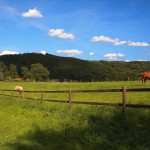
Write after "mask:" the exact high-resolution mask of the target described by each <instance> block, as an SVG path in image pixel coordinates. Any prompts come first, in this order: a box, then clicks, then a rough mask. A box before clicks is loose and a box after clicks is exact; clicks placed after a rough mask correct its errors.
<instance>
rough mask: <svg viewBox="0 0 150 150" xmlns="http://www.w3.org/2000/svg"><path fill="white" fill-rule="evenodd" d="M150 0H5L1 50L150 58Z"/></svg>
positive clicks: (0, 1)
mask: <svg viewBox="0 0 150 150" xmlns="http://www.w3.org/2000/svg"><path fill="white" fill-rule="evenodd" d="M149 7H150V0H30V1H29V0H21V1H19V0H0V55H5V54H18V53H31V52H35V53H42V54H45V53H49V54H53V55H58V56H67V57H76V58H79V59H84V60H108V61H110V60H112V61H113V60H118V61H150V29H149V28H150V9H149Z"/></svg>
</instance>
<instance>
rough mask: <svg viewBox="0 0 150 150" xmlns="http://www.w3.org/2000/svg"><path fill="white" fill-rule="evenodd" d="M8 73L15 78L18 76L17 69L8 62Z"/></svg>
mask: <svg viewBox="0 0 150 150" xmlns="http://www.w3.org/2000/svg"><path fill="white" fill-rule="evenodd" d="M9 75H10V77H11V78H12V79H14V78H16V77H19V75H18V69H17V67H16V66H15V65H13V64H10V66H9Z"/></svg>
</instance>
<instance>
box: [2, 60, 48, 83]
mask: <svg viewBox="0 0 150 150" xmlns="http://www.w3.org/2000/svg"><path fill="white" fill-rule="evenodd" d="M49 76H50V72H49V71H48V70H47V68H46V67H44V66H43V65H42V64H40V63H36V64H32V65H31V67H30V69H28V68H27V67H25V66H23V67H21V77H22V79H23V80H31V79H32V80H35V81H43V80H44V81H46V80H48V79H49ZM19 77H20V75H19V73H18V68H17V66H16V65H14V64H10V65H9V67H8V68H7V66H6V65H5V63H4V62H0V80H1V81H3V80H5V79H6V80H16V78H19Z"/></svg>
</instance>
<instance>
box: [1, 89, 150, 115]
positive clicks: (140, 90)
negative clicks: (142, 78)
mask: <svg viewBox="0 0 150 150" xmlns="http://www.w3.org/2000/svg"><path fill="white" fill-rule="evenodd" d="M0 91H1V93H0V95H3V96H9V97H16V98H20V97H21V98H23V99H27V100H39V101H41V102H42V101H47V102H57V103H68V105H69V106H68V108H69V110H70V109H71V105H72V104H87V105H103V106H121V107H122V112H125V111H126V107H132V108H150V105H144V104H126V93H127V92H144V91H146V92H148V91H150V88H139V89H126V86H124V87H123V88H122V89H101V90H71V89H70V90H59V91H58V90H52V91H23V92H22V93H21V95H20V96H15V95H13V93H14V92H17V91H16V90H6V89H0ZM5 92H11V94H10V95H8V94H5ZM29 92H30V93H40V94H41V97H40V98H36V99H35V98H29V97H24V93H29ZM80 92H122V103H104V102H86V101H73V100H72V93H80ZM44 93H68V100H52V99H44V98H43V95H44Z"/></svg>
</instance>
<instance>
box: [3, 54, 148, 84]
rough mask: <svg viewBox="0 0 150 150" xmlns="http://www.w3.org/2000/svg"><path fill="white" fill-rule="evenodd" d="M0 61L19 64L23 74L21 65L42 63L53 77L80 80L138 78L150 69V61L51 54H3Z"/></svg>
mask: <svg viewBox="0 0 150 150" xmlns="http://www.w3.org/2000/svg"><path fill="white" fill-rule="evenodd" d="M0 61H2V62H4V63H5V64H6V66H7V67H8V68H9V65H10V64H14V65H16V66H17V68H18V71H19V75H20V76H21V67H23V66H26V67H28V68H29V69H30V66H31V64H35V63H41V64H42V65H43V66H44V67H46V68H47V69H48V70H49V72H50V78H51V79H71V80H80V81H92V80H93V81H106V80H137V79H138V77H137V75H138V74H139V73H140V72H143V71H150V62H148V61H147V62H120V61H111V62H110V61H86V60H80V59H76V58H69V57H59V56H54V55H50V54H46V55H43V54H37V53H26V54H19V55H3V56H0Z"/></svg>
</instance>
